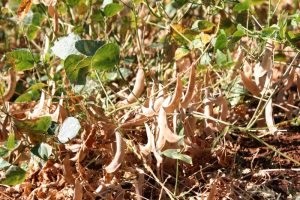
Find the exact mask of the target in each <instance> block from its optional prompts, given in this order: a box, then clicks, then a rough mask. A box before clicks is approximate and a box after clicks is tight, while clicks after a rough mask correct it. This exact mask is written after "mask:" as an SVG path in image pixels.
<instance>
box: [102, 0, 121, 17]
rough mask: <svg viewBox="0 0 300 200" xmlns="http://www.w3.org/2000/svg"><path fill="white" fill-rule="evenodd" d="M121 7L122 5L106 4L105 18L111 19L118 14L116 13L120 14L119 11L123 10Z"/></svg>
mask: <svg viewBox="0 0 300 200" xmlns="http://www.w3.org/2000/svg"><path fill="white" fill-rule="evenodd" d="M123 8H124V7H123V5H122V4H118V3H110V4H107V5H106V6H105V8H104V14H105V16H106V17H113V16H115V15H116V14H118V12H120V11H121V10H123Z"/></svg>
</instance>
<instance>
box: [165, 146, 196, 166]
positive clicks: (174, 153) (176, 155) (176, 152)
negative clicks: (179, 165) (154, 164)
mask: <svg viewBox="0 0 300 200" xmlns="http://www.w3.org/2000/svg"><path fill="white" fill-rule="evenodd" d="M161 153H162V154H163V155H165V156H167V157H169V158H172V159H178V160H182V161H183V162H186V163H188V164H190V165H192V164H193V162H192V158H191V157H190V156H188V155H185V154H181V153H180V149H167V150H165V151H163V152H161Z"/></svg>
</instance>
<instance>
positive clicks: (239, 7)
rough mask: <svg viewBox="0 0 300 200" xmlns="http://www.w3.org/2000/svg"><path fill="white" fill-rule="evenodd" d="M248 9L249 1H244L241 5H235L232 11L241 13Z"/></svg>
mask: <svg viewBox="0 0 300 200" xmlns="http://www.w3.org/2000/svg"><path fill="white" fill-rule="evenodd" d="M249 7H250V1H249V0H245V1H243V2H241V3H237V4H236V5H235V6H234V7H233V11H235V12H238V13H240V12H243V11H245V10H248V9H249Z"/></svg>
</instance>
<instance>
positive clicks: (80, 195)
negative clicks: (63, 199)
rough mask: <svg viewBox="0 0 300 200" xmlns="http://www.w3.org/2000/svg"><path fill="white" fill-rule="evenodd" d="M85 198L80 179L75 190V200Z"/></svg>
mask: <svg viewBox="0 0 300 200" xmlns="http://www.w3.org/2000/svg"><path fill="white" fill-rule="evenodd" d="M82 198H83V189H82V185H81V183H80V180H79V178H77V179H76V180H75V188H74V197H73V200H82Z"/></svg>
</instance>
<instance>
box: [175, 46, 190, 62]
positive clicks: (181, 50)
mask: <svg viewBox="0 0 300 200" xmlns="http://www.w3.org/2000/svg"><path fill="white" fill-rule="evenodd" d="M189 53H190V50H189V49H187V48H185V47H179V48H177V49H176V51H175V60H179V59H181V58H183V57H184V56H186V55H188V54H189Z"/></svg>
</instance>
